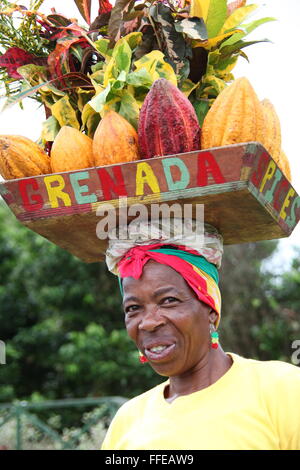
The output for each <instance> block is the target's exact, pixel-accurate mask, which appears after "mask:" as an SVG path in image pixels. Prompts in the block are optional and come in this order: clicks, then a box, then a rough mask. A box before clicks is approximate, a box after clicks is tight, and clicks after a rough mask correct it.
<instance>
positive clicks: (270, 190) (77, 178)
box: [0, 142, 300, 263]
mask: <svg viewBox="0 0 300 470" xmlns="http://www.w3.org/2000/svg"><path fill="white" fill-rule="evenodd" d="M0 194H1V195H2V196H3V198H4V200H5V201H6V203H7V204H8V206H9V207H10V209H11V210H12V212H13V213H14V214H15V216H16V217H17V219H18V220H19V221H20V222H21V223H22V224H23V225H25V226H27V227H29V228H30V229H31V230H33V231H35V232H37V233H39V234H40V235H42V236H43V237H45V238H47V239H48V240H50V241H52V242H53V243H55V244H56V245H58V246H60V247H62V248H64V249H65V250H67V251H69V252H70V253H72V254H73V255H75V256H77V257H78V258H80V259H81V260H83V261H85V262H88V263H90V262H96V261H100V260H103V259H104V253H105V249H106V243H107V241H106V240H100V239H99V238H98V236H97V234H96V228H97V227H98V232H99V222H100V221H101V220H102V221H103V219H102V217H104V216H106V215H107V214H104V213H103V215H102V217H101V216H100V215H99V212H98V215H97V210H98V211H99V210H100V211H101V210H102V211H103V210H104V208H105V207H106V208H107V209H108V211H109V213H110V214H112V213H113V212H112V211H113V210H114V209H115V208H116V209H117V211H115V212H116V213H117V214H120V215H121V214H122V217H123V221H124V217H125V220H126V221H127V222H130V220H132V219H133V218H134V217H133V216H131V217H130V216H128V214H127V215H126V210H125V205H126V204H127V208H130V207H132V206H133V205H135V204H144V205H146V207H147V208H148V210H149V214H150V209H151V208H152V207H153V206H152V205H153V204H161V203H166V204H168V205H169V206H170V205H172V204H175V203H178V204H181V205H183V204H192V208H193V216H195V214H196V212H195V211H196V207H197V204H204V217H205V222H207V223H210V224H211V225H213V226H215V227H216V228H217V229H218V230H219V231H220V233H221V234H222V236H223V238H224V243H225V244H229V245H230V244H238V243H243V242H250V241H259V240H270V239H274V238H282V237H287V236H289V235H290V234H291V233H292V231H293V229H294V228H295V226H296V224H297V223H298V221H299V219H300V197H299V196H298V194H297V193H296V191H295V190H294V188H293V187H292V186H291V184H290V183H289V181H288V180H287V179H286V178H285V176H284V175H283V174H282V172H281V171H280V169H279V168H278V166H277V165H276V163H275V162H274V160H273V159H272V158H271V156H270V155H269V154H268V153H267V151H266V150H265V149H264V147H262V146H261V145H260V144H258V143H256V142H250V143H246V144H237V145H232V146H228V147H218V148H214V149H209V150H203V151H196V152H189V153H184V154H178V155H169V156H166V157H156V158H153V159H149V160H140V161H137V162H129V163H123V164H118V165H111V166H105V167H93V168H87V169H84V170H78V171H71V172H64V173H55V174H50V175H41V176H36V177H29V178H22V179H16V180H9V181H5V182H2V183H1V184H0ZM120 202H121V205H123V208H122V209H119V206H120ZM107 204H108V206H107ZM120 211H121V212H120ZM124 214H125V215H124ZM126 217H127V219H126ZM117 220H118V218H117ZM104 231H105V230H104Z"/></svg>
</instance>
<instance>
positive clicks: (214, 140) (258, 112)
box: [201, 77, 264, 149]
mask: <svg viewBox="0 0 300 470" xmlns="http://www.w3.org/2000/svg"><path fill="white" fill-rule="evenodd" d="M263 136H264V113H263V109H262V105H261V103H260V101H259V99H258V97H257V95H256V93H255V91H254V89H253V87H252V85H251V84H250V82H249V80H247V78H244V77H242V78H238V79H237V80H235V81H234V82H233V83H232V84H231V85H229V86H228V87H227V88H225V89H224V90H223V91H222V92H221V93H220V94H219V96H218V97H217V98H216V100H215V101H214V103H213V105H212V107H211V108H210V110H209V111H208V113H207V115H206V117H205V119H204V122H203V126H202V132H201V148H202V149H207V148H211V147H220V146H225V145H232V144H237V143H241V142H251V141H256V142H262V141H263Z"/></svg>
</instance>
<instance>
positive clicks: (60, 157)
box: [51, 126, 94, 173]
mask: <svg viewBox="0 0 300 470" xmlns="http://www.w3.org/2000/svg"><path fill="white" fill-rule="evenodd" d="M91 166H94V160H93V141H92V139H90V137H88V136H87V135H85V134H82V133H81V132H80V131H78V130H77V129H75V128H74V127H69V126H63V127H62V128H61V129H60V131H59V133H58V134H57V136H56V137H55V140H54V142H53V145H52V149H51V168H52V171H53V173H59V172H61V171H73V170H81V169H83V168H89V167H91Z"/></svg>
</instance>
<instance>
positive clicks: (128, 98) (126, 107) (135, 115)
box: [119, 92, 139, 130]
mask: <svg viewBox="0 0 300 470" xmlns="http://www.w3.org/2000/svg"><path fill="white" fill-rule="evenodd" d="M119 113H120V114H121V115H122V116H123V117H124V118H125V119H127V121H128V122H130V124H131V125H132V126H133V127H134V128H135V130H137V128H138V119H139V106H138V104H137V102H136V100H135V99H134V97H133V96H132V95H131V94H130V93H127V92H125V93H124V94H123V95H122V98H121V106H120V110H119Z"/></svg>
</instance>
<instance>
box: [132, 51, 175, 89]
mask: <svg viewBox="0 0 300 470" xmlns="http://www.w3.org/2000/svg"><path fill="white" fill-rule="evenodd" d="M134 66H135V67H136V70H135V72H137V71H139V70H140V69H142V68H144V69H145V70H146V71H147V72H148V73H149V74H150V75H151V77H152V79H153V82H154V81H155V80H157V79H158V78H166V79H167V80H169V81H170V82H171V83H173V85H175V86H177V78H176V75H175V72H174V70H173V68H172V67H171V65H169V64H168V63H167V62H165V60H164V54H163V53H162V52H161V51H157V50H155V51H152V52H149V54H146V55H144V56H143V57H141V58H140V59H139V60H136V61H135V62H134Z"/></svg>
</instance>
